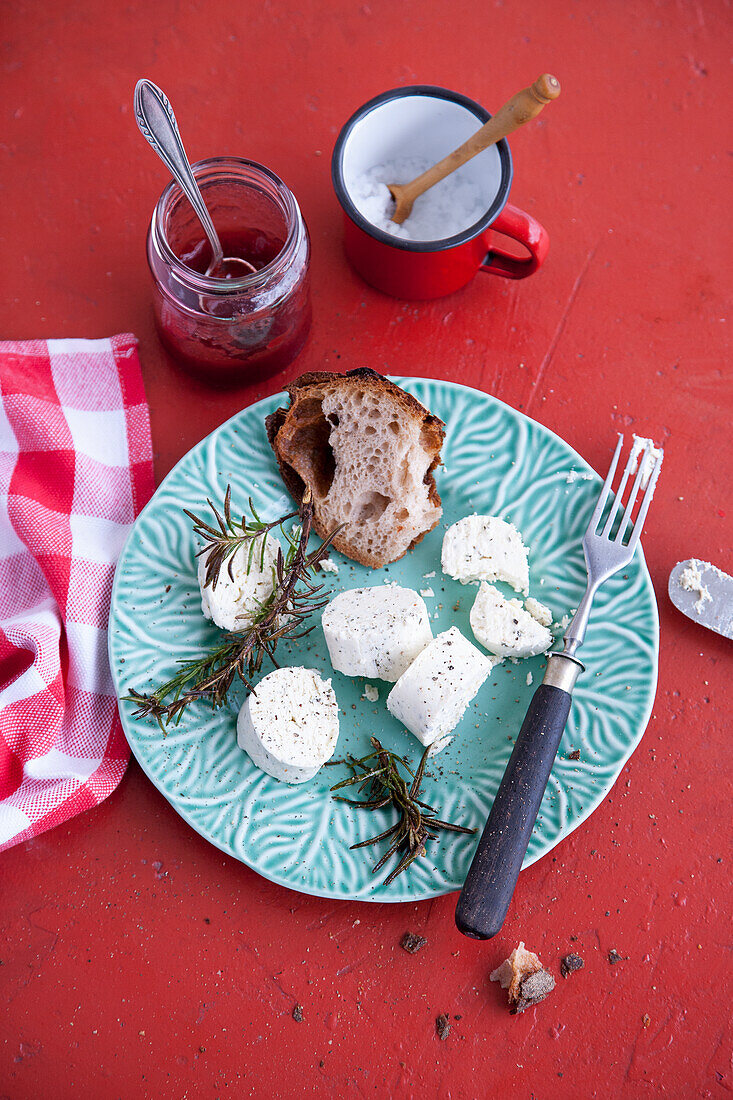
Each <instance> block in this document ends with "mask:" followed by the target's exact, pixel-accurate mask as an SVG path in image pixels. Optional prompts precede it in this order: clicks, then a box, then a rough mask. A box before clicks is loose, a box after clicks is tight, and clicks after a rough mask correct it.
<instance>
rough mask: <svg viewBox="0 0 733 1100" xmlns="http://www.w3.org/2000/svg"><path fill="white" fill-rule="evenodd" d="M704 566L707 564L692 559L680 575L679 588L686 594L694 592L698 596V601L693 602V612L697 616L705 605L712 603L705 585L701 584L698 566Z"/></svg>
mask: <svg viewBox="0 0 733 1100" xmlns="http://www.w3.org/2000/svg"><path fill="white" fill-rule="evenodd" d="M705 564H707V563H703V562H699V561H698V560H697V559H696V558H692V560H691V561H690V564H689V565H688V566H687V568H686V569H683V570H682V572H681V573H680V588H684V589H685V591H686V592H695V593H696V594H697V596H698V599H697V600H695V611H697V613H698V615H702V613H703V611H704V609H705V604H706V603H712V602H713V597H712V596H711V595H710V590H709V589H708V587H707V585H704V584H703V583H702V573H701V571H700V566H701V565H703V566H704V565H705Z"/></svg>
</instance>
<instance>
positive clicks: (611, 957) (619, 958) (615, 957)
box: [608, 947, 625, 966]
mask: <svg viewBox="0 0 733 1100" xmlns="http://www.w3.org/2000/svg"><path fill="white" fill-rule="evenodd" d="M608 961H609V962H610V964H611V966H615V964H616V963H620V962H624V961H625V960H624V956H623V955H619V953H618V951H617V950H616V948H615V947H612V948H611V950H610V951H609V952H608Z"/></svg>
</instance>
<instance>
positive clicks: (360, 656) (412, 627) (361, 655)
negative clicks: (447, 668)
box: [321, 585, 433, 682]
mask: <svg viewBox="0 0 733 1100" xmlns="http://www.w3.org/2000/svg"><path fill="white" fill-rule="evenodd" d="M321 623H322V626H323V633H324V635H325V638H326V645H327V646H328V652H329V656H330V658H331V664H332V665H333V667H334V668H335V669H336V670H337V671H338V672H343V673H345V674H346V675H347V676H366V677H368V678H369V679H379V680H390V681H392V682H394V681H395V680H398V679H399V678H400V676H401V675H402V673H403V672H404V671H405V670H406V669H407V668H408V667H409V666H410V664H411V663H412V661H414V660H415V658H416V657H417V655H418V654H419V653H420V652H421V651H422V650H423V649H424V648H425V646H426V645H427V644H428V643H429V642H431V641H432V638H433V632H432V630H431V629H430V621H429V617H428V609H427V608H426V606H425V604H424V602H423V600H422V599H421V598H420V597H419V596H418V594H417V592H413V591H411V590H410V589H409V588H400V587H399V586H398V585H395V586H388V585H375V586H374V587H373V588H353V589H349V590H347V591H345V592H340V593H339V594H338V596H336V597H335V598H334V599H333V600H331V602H330V603H329V604H328V606H327V607H326V609H325V610H324V612H323V618H322V620H321Z"/></svg>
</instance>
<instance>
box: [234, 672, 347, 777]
mask: <svg viewBox="0 0 733 1100" xmlns="http://www.w3.org/2000/svg"><path fill="white" fill-rule="evenodd" d="M338 735H339V710H338V703H337V702H336V696H335V695H334V692H333V688H332V687H331V681H330V680H322V679H321V677H320V676H319V675H318V673H317V672H315V671H314V670H313V669H310V668H276V669H275V671H274V672H270V673H269V674H268V675H267V676H265V677H264V678H263V679H262V680H260V682H259V684H257V689H256V691H254V692H252V693H251V694H250V695H248V696H247V698H246V700H245V702H244V705H243V707H242V709H241V710H240V712H239V718H238V719H237V743H238V745H239V747H240V748H241V749H244V751H245V752H246V753H247V755H248V756H249V757H250V759H251V760H252V763H253V764H255V765H256V766H257V767H258V768H261V770H262V771H264V772H267V774H268V775H271V776H273V777H274V778H275V779H281V780H283V782H285V783H307V782H308V780H309V779H312V778H313V776H314V775H315V774H316V772H317V771H318V770H319V769H320V768H321V767H322V765H323V764H325V763H326V761H327V760H329V759H330V758H331V757H332V756H333V754H334V751H335V749H336V742H337V740H338Z"/></svg>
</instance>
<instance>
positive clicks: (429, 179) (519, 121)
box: [400, 73, 560, 202]
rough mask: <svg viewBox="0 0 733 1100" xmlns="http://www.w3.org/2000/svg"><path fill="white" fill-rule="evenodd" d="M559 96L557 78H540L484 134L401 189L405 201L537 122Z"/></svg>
mask: <svg viewBox="0 0 733 1100" xmlns="http://www.w3.org/2000/svg"><path fill="white" fill-rule="evenodd" d="M559 95H560V81H559V80H558V79H557V77H555V76H550V75H549V73H545V74H544V75H543V76H538V77H537V79H536V80H535V82H534V84H531V85H530V87H529V88H523V89H522V91H521V92H517V94H516V95H513V96H512V98H511V99H509V100H507V102H506V103H505V104H504V106H503V107H500V108H499V110H498V111H497V112H496V114H495V115H494V117H493V118H490V119H489V121H488V122H487V123H485V124H484V125H483V126H482V127H481V129H480V130H477V131H476V133H475V134H473V135H472V136H471V137H470V138H469V139H468V141H464V143H463V145H459V146H458V148H457V149H454V150H453V152H452V153H449V154H448V156H447V157H444V158H443V160H440V161H438V163H437V164H434V165H433V166H432V168H428V169H427V171H425V172H423V174H422V175H421V176H418V177H417V178H416V179H414V180H411V181H410V183H405V184H403V185H402V187H401V189H400V190H401V194H402V196H403V198H404V199H407V200H409V201H410V202H414V201H415V199H416V198H417V197H418V196H419V195H422V194H423V192H425V191H427V190H428V189H429V188H430V187H433V186H434V184H436V183H438V182H439V181H440V180H442V179H445V177H446V176H449V175H450V174H451V172H455V170H456V168H460V167H461V165H462V164H465V163H466V161H467V160H471V158H472V157H475V156H476V154H477V153H481V152H482V151H483V150H484V149H488V147H489V146H490V145H495V144H496V142H497V141H500V140H501V139H502V138H503V137H506V136H507V134H511V133H512V131H513V130H516V129H517V128H518V127H519V126H523V125H524V124H525V122H529V120H530V119H532V118H536V117H537V115H538V114H539V113H540V111H541V110H542V108H543V107H544V106H545V104H546V103H549V102H550V101H551V100H553V99H557V97H558V96H559Z"/></svg>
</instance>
